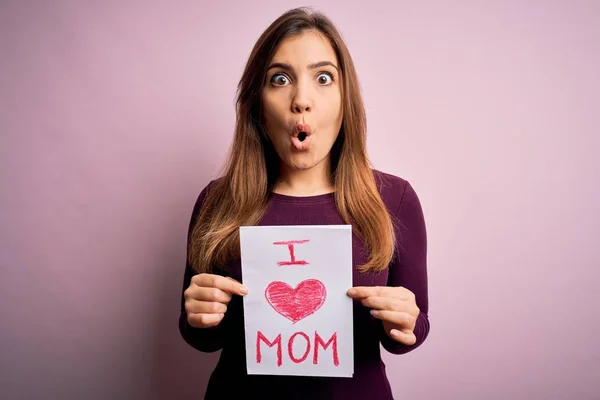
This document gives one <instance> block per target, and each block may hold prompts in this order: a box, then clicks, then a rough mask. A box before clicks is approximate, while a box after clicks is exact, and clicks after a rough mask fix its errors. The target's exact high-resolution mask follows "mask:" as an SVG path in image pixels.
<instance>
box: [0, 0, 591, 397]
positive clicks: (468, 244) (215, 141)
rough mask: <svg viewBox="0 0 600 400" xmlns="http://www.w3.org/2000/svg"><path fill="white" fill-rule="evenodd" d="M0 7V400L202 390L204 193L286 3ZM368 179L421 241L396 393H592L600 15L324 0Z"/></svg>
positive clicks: (208, 358) (566, 8)
mask: <svg viewBox="0 0 600 400" xmlns="http://www.w3.org/2000/svg"><path fill="white" fill-rule="evenodd" d="M83 3H84V2H77V1H53V2H43V1H18V0H14V1H6V0H5V1H3V2H2V3H1V5H0V179H1V181H0V182H1V192H0V226H1V227H2V228H1V231H0V254H1V257H0V263H1V264H0V267H1V277H0V293H1V301H0V311H1V322H0V323H1V325H2V328H1V330H0V398H3V399H37V398H44V399H67V398H69V399H74V398H86V399H109V398H111V399H175V398H176V399H198V398H201V397H202V395H203V393H204V389H205V385H206V381H207V378H208V374H209V372H210V371H211V370H212V368H213V366H214V364H215V361H216V355H214V354H213V355H206V354H202V353H199V352H197V351H195V350H193V349H192V348H191V347H189V346H188V345H187V344H185V343H184V342H183V340H182V339H181V338H180V336H179V332H178V329H177V320H178V316H179V300H180V294H181V284H182V278H183V268H184V257H185V237H186V232H187V224H188V222H189V217H190V213H191V208H192V206H193V203H194V201H195V199H196V196H197V195H198V193H199V191H200V190H201V189H202V187H203V186H204V185H205V184H206V183H207V182H208V181H209V180H210V179H212V178H213V177H215V176H216V175H217V174H218V169H219V167H220V166H221V163H222V161H223V159H224V156H225V154H226V152H227V149H228V146H229V143H230V140H231V137H232V129H233V125H234V107H233V101H234V100H233V98H234V94H235V86H236V83H237V80H238V78H239V76H240V74H241V71H242V68H243V65H244V63H245V61H246V58H247V56H248V54H249V52H250V49H251V47H252V45H253V43H254V41H255V40H256V39H257V38H258V35H259V34H260V33H261V32H262V30H263V29H265V28H266V27H267V25H268V24H269V23H270V22H271V21H272V20H273V19H274V18H276V17H277V16H278V15H280V14H281V13H282V12H284V11H285V10H287V9H289V8H292V7H295V6H298V5H301V4H300V3H296V2H291V1H281V0H278V1H267V0H259V1H254V2H245V1H239V2H238V3H232V2H225V1H223V2H210V3H207V2H201V1H179V2H171V1H137V2H134V1H104V2H87V3H88V4H87V5H83ZM313 5H315V6H317V7H318V8H319V9H321V10H323V11H325V12H326V13H327V14H328V15H330V16H331V17H332V19H333V20H334V22H335V23H336V24H337V25H338V26H339V28H340V30H341V31H342V34H343V35H344V37H345V39H346V40H347V44H348V46H349V47H350V49H351V52H352V55H353V57H354V59H355V61H356V65H357V69H358V72H359V77H360V80H361V84H362V87H363V89H364V96H365V101H366V106H367V111H368V118H369V133H370V136H369V151H370V154H371V158H372V160H373V163H374V165H375V167H377V168H378V169H382V170H384V171H387V172H390V173H394V174H397V175H400V176H402V177H404V178H406V179H408V180H409V181H410V182H411V183H412V184H413V185H414V187H415V188H416V190H417V193H418V194H419V196H420V197H421V200H422V203H423V207H424V210H425V214H426V219H427V224H428V232H429V246H430V252H429V275H430V291H431V292H430V295H431V298H430V304H431V310H430V319H431V326H432V329H431V334H430V336H429V339H428V340H427V343H426V344H425V345H424V346H423V347H422V348H420V349H419V350H417V351H415V352H413V353H410V354H407V355H403V356H390V355H387V354H385V355H384V357H385V360H386V362H387V364H388V371H389V377H390V380H391V382H392V386H393V390H394V393H395V394H396V396H397V397H398V398H403V399H441V398H444V399H507V398H510V399H592V398H599V396H600V388H599V386H600V384H599V383H598V382H600V351H599V346H600V339H599V337H600V312H598V310H597V305H598V304H600V301H599V300H600V299H599V298H598V292H599V291H600V289H599V287H598V280H599V278H600V274H599V273H598V267H599V266H600V251H599V248H600V244H599V243H598V238H599V237H600V222H599V219H600V217H599V215H600V183H599V178H598V177H599V173H600V159H599V157H598V149H599V148H600V132H599V129H598V122H599V121H598V115H599V111H600V78H599V75H600V73H599V71H600V46H599V44H600V2H598V1H594V0H592V1H573V2H569V1H566V0H565V1H543V2H542V1H539V2H538V1H535V2H527V4H525V2H521V1H500V0H498V1H487V2H483V1H454V2H449V1H438V2H414V1H399V2H398V1H396V2H393V3H392V2H391V1H387V0H386V1H380V2H377V1H369V2H362V1H344V2H338V1H334V0H331V1H322V2H320V3H313Z"/></svg>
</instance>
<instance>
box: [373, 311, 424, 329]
mask: <svg viewBox="0 0 600 400" xmlns="http://www.w3.org/2000/svg"><path fill="white" fill-rule="evenodd" d="M371 315H372V316H373V317H375V318H377V319H380V320H382V321H385V322H389V323H391V324H394V325H396V326H399V327H401V328H406V329H411V328H414V325H415V317H413V316H412V315H410V314H409V313H407V312H400V311H387V310H371Z"/></svg>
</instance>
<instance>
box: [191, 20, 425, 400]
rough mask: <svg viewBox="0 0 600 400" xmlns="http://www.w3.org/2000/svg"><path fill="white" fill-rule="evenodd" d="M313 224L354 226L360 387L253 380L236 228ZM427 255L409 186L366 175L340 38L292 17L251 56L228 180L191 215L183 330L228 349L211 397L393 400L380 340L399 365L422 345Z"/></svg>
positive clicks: (344, 381)
mask: <svg viewBox="0 0 600 400" xmlns="http://www.w3.org/2000/svg"><path fill="white" fill-rule="evenodd" d="M319 224H321V225H323V224H351V225H352V228H353V245H352V251H353V262H354V271H353V285H354V287H353V288H348V289H349V290H348V295H349V296H350V297H352V298H354V299H356V301H355V302H354V308H353V313H354V340H355V343H354V357H355V366H354V376H353V377H352V378H323V377H298V376H260V375H247V373H246V362H245V347H244V322H243V310H242V296H244V295H245V294H247V293H248V289H247V288H245V287H244V286H243V285H242V283H240V282H241V266H240V249H239V234H238V228H239V227H240V225H319ZM426 247H427V244H426V230H425V222H424V218H423V213H422V210H421V205H420V203H419V199H418V197H417V195H416V193H415V191H414V190H413V188H412V187H411V185H410V184H409V183H408V182H407V181H405V180H403V179H402V178H399V177H395V176H392V175H389V174H385V173H382V172H379V171H375V170H373V169H371V168H370V166H369V162H368V158H367V154H366V121H365V112H364V108H363V104H362V100H361V97H360V91H359V86H358V81H357V77H356V73H355V70H354V65H353V62H352V59H351V57H350V54H349V52H348V49H347V48H346V46H345V44H344V42H343V41H342V39H341V37H340V34H339V33H338V31H337V30H336V28H335V27H334V26H333V24H332V23H331V22H330V21H329V20H328V19H327V18H326V17H325V16H323V15H322V14H319V13H315V12H312V11H310V10H306V9H294V10H291V11H288V12H287V13H285V14H283V15H282V16H281V17H279V18H278V19H277V20H276V21H275V22H273V24H272V25H271V26H270V27H269V28H268V29H267V30H266V31H265V32H264V33H263V34H262V36H261V37H260V38H259V40H258V42H257V43H256V45H255V47H254V49H253V51H252V53H251V55H250V57H249V60H248V63H247V65H246V68H245V70H244V73H243V76H242V78H241V80H240V83H239V87H238V98H237V124H236V129H235V137H234V141H233V145H232V149H231V152H230V157H229V161H228V164H227V168H226V172H225V174H224V176H223V177H222V178H220V179H217V180H214V181H212V182H210V183H209V184H208V185H207V187H206V188H204V190H203V191H202V193H201V194H200V196H199V197H198V200H197V202H196V205H195V207H194V210H193V212H192V219H191V223H190V229H189V234H188V262H187V265H186V270H185V276H184V286H183V289H184V290H183V295H182V300H181V317H180V321H179V329H180V331H181V334H182V336H183V338H184V339H185V341H186V342H187V343H188V344H190V345H191V346H193V347H194V348H196V349H198V350H200V351H204V352H213V351H217V350H222V353H221V357H220V360H219V363H218V365H217V367H216V369H215V371H214V372H213V374H212V376H211V378H210V381H209V385H208V388H207V392H206V398H207V399H231V398H235V397H238V396H240V395H242V394H243V395H244V396H245V397H249V398H256V399H271V398H277V399H311V400H314V399H344V400H351V399H365V398H368V399H371V400H375V399H382V400H383V399H392V393H391V390H390V385H389V382H388V379H387V377H386V374H385V366H384V364H383V363H382V361H381V355H380V343H381V344H382V345H383V347H384V348H385V349H386V350H387V351H389V352H391V353H394V354H402V353H407V352H409V351H411V350H414V349H415V348H417V347H418V346H419V345H421V344H422V343H423V341H424V340H425V338H426V337H427V335H428V332H429V321H428V317H427V311H428V293H427V271H426ZM238 392H239V393H238Z"/></svg>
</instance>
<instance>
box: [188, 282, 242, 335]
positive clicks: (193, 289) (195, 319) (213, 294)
mask: <svg viewBox="0 0 600 400" xmlns="http://www.w3.org/2000/svg"><path fill="white" fill-rule="evenodd" d="M234 294H238V295H240V296H245V295H246V294H248V289H247V288H246V287H245V286H243V285H242V284H241V283H240V282H238V281H236V280H234V279H231V278H226V277H224V276H220V275H213V274H197V275H194V276H193V277H192V281H191V282H190V286H189V287H188V288H187V289H186V290H185V291H184V292H183V296H184V298H185V311H186V312H187V320H188V323H189V324H190V325H191V326H193V327H194V328H210V327H212V326H216V325H218V324H219V323H220V322H221V320H222V319H223V317H224V316H225V312H226V311H227V304H229V301H230V300H231V296H232V295H234Z"/></svg>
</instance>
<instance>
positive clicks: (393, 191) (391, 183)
mask: <svg viewBox="0 0 600 400" xmlns="http://www.w3.org/2000/svg"><path fill="white" fill-rule="evenodd" d="M373 177H374V178H375V184H376V185H377V189H378V190H379V195H380V196H381V199H382V200H383V202H384V204H385V205H386V206H387V208H388V210H389V211H390V212H392V213H395V212H397V211H398V209H399V208H400V206H401V204H402V202H403V200H404V197H405V196H406V194H407V192H413V189H412V187H411V185H410V183H409V182H408V181H407V180H406V179H404V178H402V177H399V176H396V175H392V174H389V173H386V172H382V171H378V170H375V169H374V170H373ZM409 194H410V193H409Z"/></svg>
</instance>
